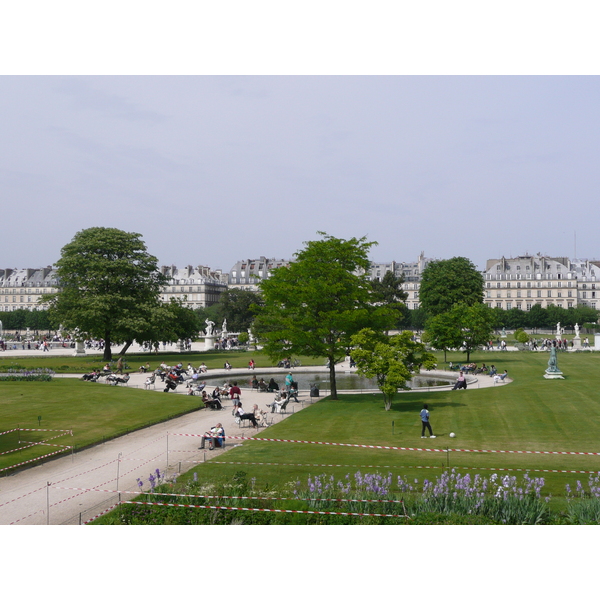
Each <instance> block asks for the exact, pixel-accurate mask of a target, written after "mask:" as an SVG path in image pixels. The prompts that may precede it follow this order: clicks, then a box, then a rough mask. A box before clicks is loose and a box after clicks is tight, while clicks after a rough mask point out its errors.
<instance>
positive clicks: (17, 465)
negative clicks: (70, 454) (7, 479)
mask: <svg viewBox="0 0 600 600" xmlns="http://www.w3.org/2000/svg"><path fill="white" fill-rule="evenodd" d="M70 448H71V446H66V447H65V448H64V449H63V450H57V451H56V452H50V453H49V454H44V455H43V456H38V457H37V458H32V459H31V460H26V461H24V462H20V463H17V464H15V465H11V466H10V467H4V468H3V469H0V471H8V470H9V469H14V468H15V467H20V466H22V465H28V464H29V463H32V462H35V461H36V460H41V459H42V458H48V457H49V456H54V455H55V454H60V453H61V452H64V451H65V450H68V449H70Z"/></svg>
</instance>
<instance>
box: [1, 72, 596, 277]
mask: <svg viewBox="0 0 600 600" xmlns="http://www.w3.org/2000/svg"><path fill="white" fill-rule="evenodd" d="M598 106H600V79H599V78H598V77H575V76H566V77H560V76H551V77H544V76H537V77H531V76H525V77H499V76H489V77H468V76H463V77H461V76H421V77H419V76H105V77H99V76H82V77H81V76H21V77H14V76H4V77H1V78H0V130H1V132H2V135H1V142H0V152H1V155H0V190H1V195H2V204H3V210H2V215H3V221H4V222H3V227H2V232H3V234H2V238H3V240H2V252H1V257H2V265H1V266H2V267H39V266H45V265H47V264H51V263H53V262H54V261H56V260H57V259H58V258H59V256H60V249H61V247H62V246H63V245H64V244H66V243H67V242H69V241H70V240H71V238H72V237H73V235H74V234H75V233H76V232H77V231H79V230H81V229H84V228H87V227H93V226H105V227H117V228H121V229H124V230H126V231H133V232H137V233H140V234H141V235H142V236H143V238H144V240H145V242H146V244H147V246H148V249H149V251H150V252H151V253H152V254H154V255H155V256H157V257H158V259H159V262H160V263H161V264H176V265H181V266H184V265H187V264H192V265H198V264H204V265H209V266H210V267H213V268H221V269H223V270H229V269H230V268H231V267H232V266H233V264H234V263H235V262H236V261H237V260H239V259H243V258H252V257H259V256H261V255H264V256H267V257H277V258H290V257H291V256H292V255H293V253H294V252H295V251H297V250H299V249H300V248H301V247H302V243H303V242H304V241H307V240H311V239H316V238H317V237H318V236H317V233H316V232H317V231H325V232H327V233H328V234H330V235H334V236H338V237H344V238H349V237H354V236H356V237H362V236H367V238H368V239H369V240H370V241H376V242H378V244H379V245H378V246H377V247H376V248H375V249H374V250H373V251H372V253H371V258H372V259H373V260H376V261H391V260H397V261H411V260H414V259H416V257H417V256H418V254H419V253H420V252H421V251H424V252H425V255H426V256H428V257H432V258H451V257H452V256H466V257H468V258H470V259H471V260H472V261H473V262H474V263H475V264H476V265H477V266H478V267H480V268H483V267H484V266H485V261H486V259H488V258H499V257H501V256H503V255H504V256H506V257H509V256H517V255H519V254H522V253H525V252H529V253H537V252H541V253H545V254H549V255H551V256H569V257H574V255H575V251H576V252H577V256H578V257H583V258H598V257H600V247H599V245H598V244H599V242H598V235H597V228H598V227H597V215H598V199H597V193H598V189H599V185H598V184H599V178H600V169H599V168H598V150H599V143H600V136H599V133H600V132H599V126H600V111H598ZM575 248H576V250H575Z"/></svg>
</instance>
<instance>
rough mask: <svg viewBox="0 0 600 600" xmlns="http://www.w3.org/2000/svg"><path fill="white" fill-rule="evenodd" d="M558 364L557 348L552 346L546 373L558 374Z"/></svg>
mask: <svg viewBox="0 0 600 600" xmlns="http://www.w3.org/2000/svg"><path fill="white" fill-rule="evenodd" d="M557 372H559V369H558V362H557V360H556V346H552V347H551V348H550V358H549V359H548V368H547V369H546V373H557Z"/></svg>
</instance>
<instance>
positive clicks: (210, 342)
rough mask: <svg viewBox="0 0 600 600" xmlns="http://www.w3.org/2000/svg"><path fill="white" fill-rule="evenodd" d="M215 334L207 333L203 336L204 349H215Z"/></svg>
mask: <svg viewBox="0 0 600 600" xmlns="http://www.w3.org/2000/svg"><path fill="white" fill-rule="evenodd" d="M216 339H217V338H216V336H214V335H207V336H205V337H204V349H205V350H214V349H215V340H216Z"/></svg>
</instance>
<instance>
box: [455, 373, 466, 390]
mask: <svg viewBox="0 0 600 600" xmlns="http://www.w3.org/2000/svg"><path fill="white" fill-rule="evenodd" d="M452 389H453V390H466V389H467V380H466V378H465V374H464V373H463V372H461V373H460V375H459V376H458V379H457V380H456V383H455V384H454V387H453V388H452Z"/></svg>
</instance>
